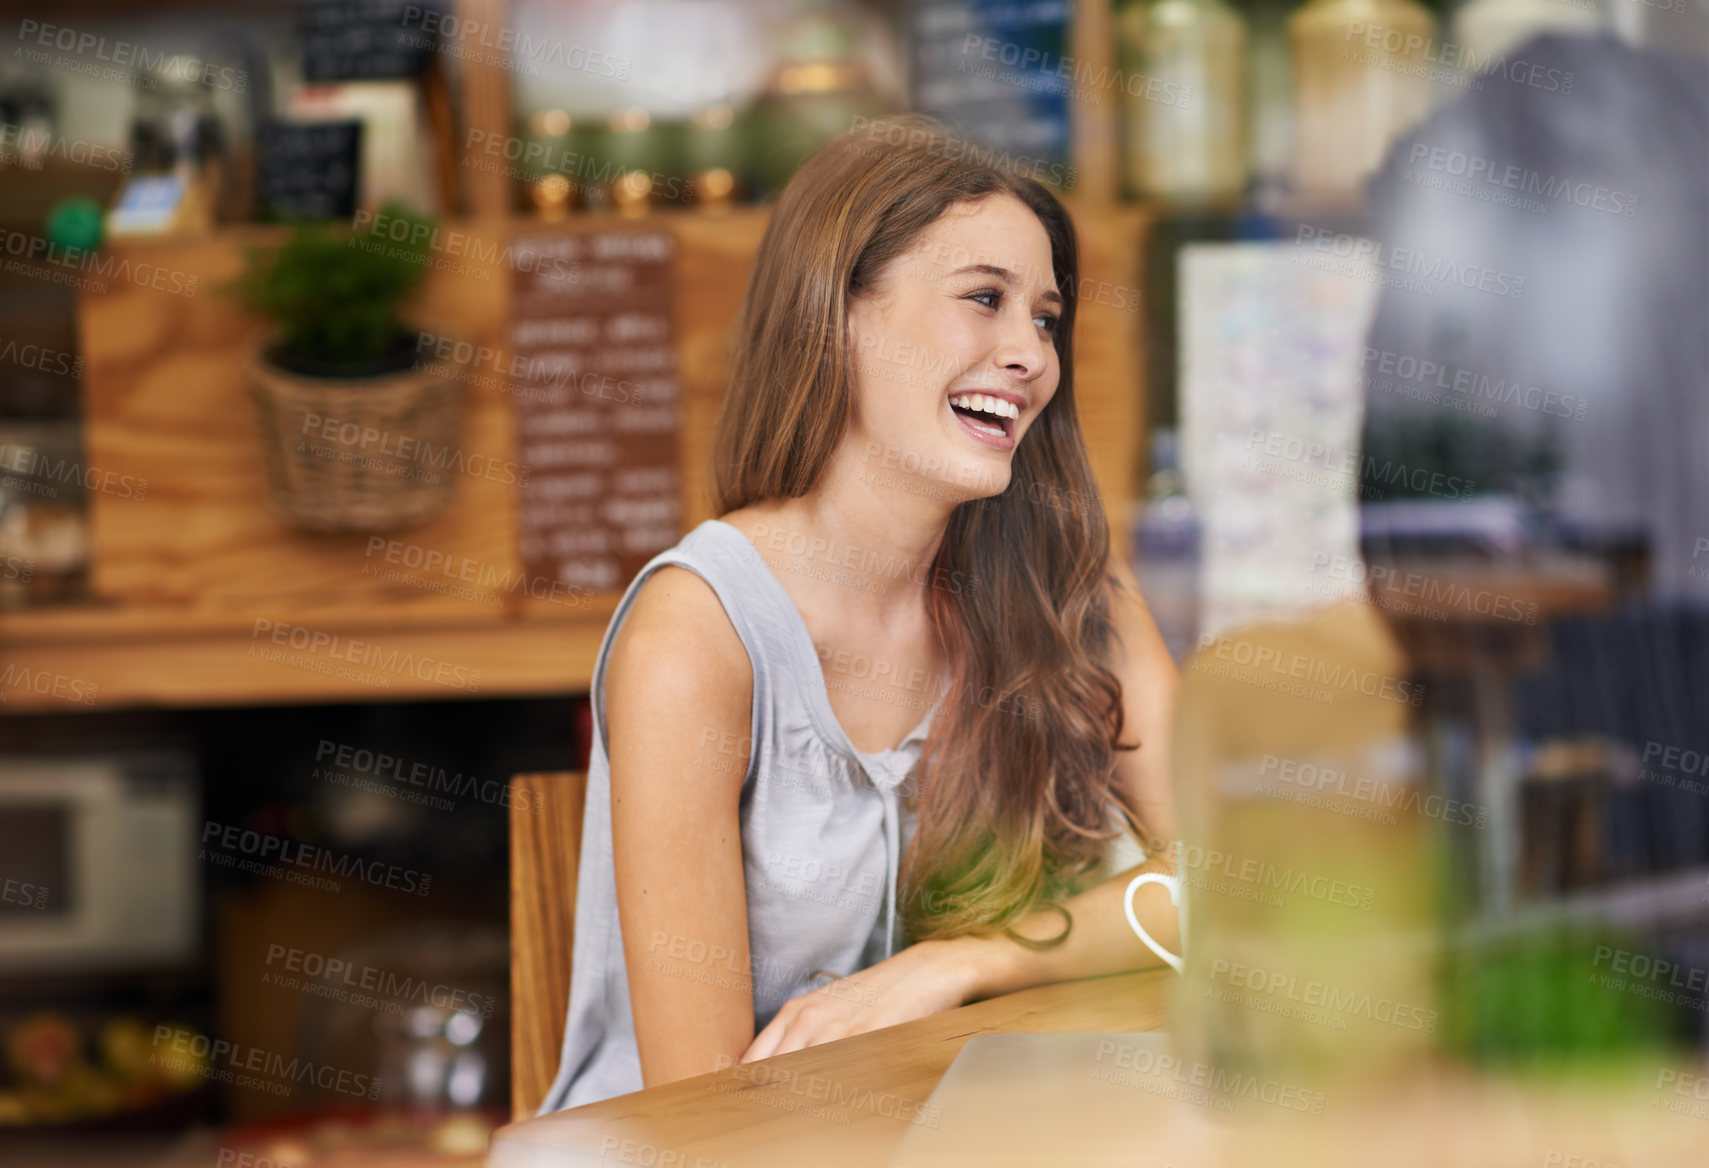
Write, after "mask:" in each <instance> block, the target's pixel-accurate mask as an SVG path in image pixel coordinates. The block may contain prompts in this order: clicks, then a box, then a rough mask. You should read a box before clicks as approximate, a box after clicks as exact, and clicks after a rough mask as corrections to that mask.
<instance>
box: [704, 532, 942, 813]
mask: <svg viewBox="0 0 1709 1168" xmlns="http://www.w3.org/2000/svg"><path fill="white" fill-rule="evenodd" d="M708 525H712V526H714V527H715V529H719V530H723V531H727V532H729V533H730V536H731V537H733V538H734V539H735V541H736V542H738V543H740V544H741V545H742V547H743V548H744V549H745V554H747V555H750V556H752V557H753V561H754V564H755V566H756V567H758V568H759V569H760V571H761V572H762V573H764V576H765V579H766V581H767V585H768V586H769V587H770V588H771V589H772V600H773V601H774V602H775V603H777V604H779V605H781V606H782V608H783V610H784V614H785V619H786V620H787V621H788V622H789V623H790V626H791V629H790V639H791V641H792V643H793V645H794V649H795V653H796V655H797V657H798V658H799V660H798V662H797V664H798V665H799V666H800V668H801V669H802V671H803V672H805V673H807V674H808V676H810V677H811V678H812V680H811V681H810V682H809V685H808V691H809V698H808V703H807V708H808V712H809V713H810V714H811V715H812V718H813V721H814V723H815V724H816V727H817V729H818V731H819V736H820V737H821V738H823V739H824V740H825V741H826V742H827V743H828V744H829V745H830V746H831V747H833V748H834V749H836V750H839V751H842V752H844V753H846V754H850V755H853V756H854V757H855V758H857V759H860V760H862V761H876V762H879V763H881V764H885V765H884V769H885V770H886V772H889V771H890V767H889V765H888V764H889V763H890V762H891V761H892V760H893V759H895V758H896V756H898V755H901V754H904V753H906V752H907V749H908V744H909V743H911V742H914V741H916V740H918V739H921V738H924V737H925V736H926V727H927V726H928V725H930V723H931V720H932V716H933V715H934V714H936V713H937V710H938V706H939V705H940V704H942V702H943V695H942V694H941V693H940V694H939V696H938V699H937V701H935V702H933V703H932V705H931V708H930V709H928V710H927V711H926V714H925V717H923V718H921V719H920V721H919V724H918V725H916V726H915V727H914V728H913V729H912V730H910V731H908V733H907V735H906V736H904V737H903V739H902V741H901V742H900V743H898V744H897V745H895V746H892V747H888V748H886V749H884V750H862V749H860V748H859V747H858V746H856V745H855V744H854V742H853V741H852V740H851V739H850V738H849V736H848V732H847V731H846V730H844V729H843V724H842V723H841V722H839V721H838V720H837V715H836V711H834V710H832V709H831V694H830V691H829V690H828V689H826V688H825V674H824V672H823V670H822V669H821V667H820V665H819V651H818V648H817V647H816V646H815V645H814V644H813V633H812V631H811V630H810V629H808V627H807V622H806V620H805V619H803V618H802V616H801V610H800V609H798V608H796V607H795V601H794V600H793V599H791V597H790V595H789V590H788V589H787V588H785V587H784V586H783V581H781V580H779V579H778V578H777V574H776V573H775V572H773V571H772V570H771V565H770V564H768V563H766V560H765V557H764V556H763V555H761V554H760V550H759V548H757V547H755V546H754V544H753V541H752V540H750V539H749V538H748V536H747V533H746V532H744V531H743V530H742V529H741V528H739V527H737V526H736V525H735V524H733V523H726V522H725V521H724V520H722V519H708V520H706V522H705V524H703V525H702V526H708ZM944 688H945V689H946V690H947V688H948V683H947V682H946V683H945V687H944ZM892 777H893V778H895V779H897V780H900V778H901V777H902V776H900V775H892Z"/></svg>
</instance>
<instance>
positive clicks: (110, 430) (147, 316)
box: [0, 206, 1147, 712]
mask: <svg viewBox="0 0 1709 1168" xmlns="http://www.w3.org/2000/svg"><path fill="white" fill-rule="evenodd" d="M768 214H769V211H768V209H767V208H764V207H747V208H738V209H734V210H731V211H726V212H697V211H683V212H670V213H666V214H658V215H654V216H651V217H648V218H646V219H643V220H624V219H621V218H617V217H612V216H605V215H598V216H575V217H572V218H569V219H566V220H563V221H561V222H560V223H557V224H549V225H548V224H542V223H540V222H539V221H536V220H527V219H499V218H486V219H470V220H460V221H446V222H445V223H443V224H442V225H441V226H442V228H443V229H447V230H451V229H454V230H458V231H464V232H467V233H469V234H471V235H476V236H482V237H485V238H486V240H487V241H488V242H494V243H496V244H497V245H498V246H497V247H496V248H495V250H502V246H503V241H504V240H505V239H506V238H508V237H509V235H510V234H512V233H513V232H516V231H537V230H562V231H566V232H581V231H595V230H603V229H609V228H611V227H613V226H618V225H628V224H630V223H635V224H637V225H645V226H651V227H663V228H666V229H668V230H670V231H671V232H672V233H673V234H674V235H675V236H676V239H677V244H678V249H677V259H676V285H677V292H676V301H675V305H674V309H675V314H676V333H677V361H678V382H679V384H680V386H681V398H680V403H681V405H680V408H681V411H682V420H681V467H682V482H683V507H684V511H683V514H684V529H685V530H687V529H689V528H692V527H694V526H695V525H696V524H698V523H700V522H701V521H702V520H705V519H708V518H712V509H711V505H710V492H709V491H708V490H707V489H706V488H707V486H708V484H709V482H710V455H711V450H710V448H711V440H712V433H713V429H714V426H715V423H716V420H717V414H718V409H719V406H720V404H721V402H722V399H723V394H724V389H725V384H726V381H727V376H728V345H729V330H730V327H731V325H732V323H733V321H734V317H735V314H736V311H737V309H738V308H739V307H740V304H741V300H742V296H743V293H744V291H745V289H746V286H747V280H748V272H749V269H750V267H751V265H752V260H753V255H754V252H755V250H756V248H757V246H758V243H759V239H760V236H761V234H762V233H763V231H764V228H765V223H766V219H767V216H768ZM1074 214H1075V219H1076V222H1077V224H1078V226H1079V228H1080V235H1081V256H1082V267H1083V275H1084V278H1085V281H1086V283H1085V284H1084V287H1085V288H1086V289H1087V290H1088V293H1090V292H1091V291H1093V290H1096V289H1098V288H1099V286H1100V284H1101V285H1103V286H1104V287H1105V288H1107V289H1116V288H1119V289H1122V290H1123V292H1124V296H1123V297H1117V296H1115V295H1105V296H1091V295H1088V296H1087V298H1085V299H1083V301H1082V306H1081V311H1080V322H1079V327H1078V329H1077V338H1076V372H1077V395H1078V397H1079V406H1080V418H1081V425H1082V427H1083V429H1084V431H1085V434H1086V439H1087V445H1088V448H1089V450H1090V453H1091V457H1092V461H1093V467H1094V470H1095V472H1096V474H1097V476H1098V481H1099V484H1100V487H1101V489H1102V492H1103V495H1104V498H1105V501H1106V505H1107V510H1108V513H1109V515H1110V516H1111V520H1112V528H1113V530H1112V538H1113V541H1114V545H1115V551H1116V554H1118V555H1124V556H1125V554H1126V549H1127V523H1126V519H1127V509H1128V506H1127V505H1128V500H1129V499H1130V498H1131V489H1132V488H1131V483H1132V481H1133V475H1134V468H1135V465H1136V460H1137V458H1138V452H1139V449H1140V440H1141V433H1142V425H1141V419H1140V402H1141V396H1140V387H1139V376H1140V374H1139V360H1138V358H1139V343H1140V314H1139V313H1138V312H1137V311H1132V310H1131V309H1129V308H1128V307H1126V301H1127V300H1129V299H1131V298H1132V297H1133V296H1136V295H1137V292H1136V290H1137V289H1138V287H1139V275H1138V273H1139V247H1140V241H1141V238H1142V235H1143V232H1144V229H1145V226H1146V223H1147V214H1146V212H1145V211H1144V210H1143V209H1141V208H1136V207H1120V206H1118V207H1111V208H1097V207H1090V206H1080V207H1077V208H1075V209H1074ZM278 230H279V229H277V228H265V227H242V228H233V229H229V230H226V231H222V232H219V233H217V234H216V235H214V236H211V237H208V238H204V239H197V240H191V241H180V242H158V243H149V244H127V245H125V246H126V247H127V248H137V249H146V250H147V251H148V253H149V254H148V256H147V258H148V261H149V262H150V263H152V264H156V265H159V266H160V267H162V268H165V269H168V270H172V271H177V272H180V273H183V274H184V275H194V276H196V278H197V289H198V291H197V294H196V295H194V296H179V295H171V294H169V293H167V292H164V291H159V290H155V289H152V288H141V287H137V286H135V285H133V284H125V283H120V282H118V281H109V286H108V287H107V289H106V290H105V291H104V292H94V291H86V292H84V293H82V294H81V296H80V299H79V302H78V322H77V323H78V334H79V342H80V350H81V352H82V354H83V357H84V369H85V372H84V380H83V392H84V417H85V435H86V450H87V457H88V465H89V466H90V467H92V468H99V469H100V470H101V472H102V473H103V475H104V476H116V477H122V476H130V477H131V479H133V480H147V483H148V486H147V491H146V494H144V495H143V496H142V497H141V498H136V497H124V496H123V495H121V494H119V493H117V492H111V493H104V492H101V491H94V492H91V494H90V527H91V537H92V541H93V548H94V553H93V568H92V572H91V590H92V592H93V594H94V596H95V601H94V603H93V604H91V605H88V606H84V607H77V608H67V609H62V610H44V611H38V612H23V613H12V614H0V710H3V711H5V712H18V711H25V710H39V711H58V712H78V711H84V710H88V709H91V708H122V707H135V706H219V705H233V704H275V703H293V704H294V703H318V702H342V701H351V702H365V701H386V700H398V699H400V698H408V699H412V700H413V699H422V698H444V699H447V700H453V699H462V698H471V697H483V698H484V697H490V696H520V695H537V694H549V693H571V692H578V691H584V690H586V689H587V687H588V685H589V683H590V681H591V678H592V670H593V662H594V657H595V655H596V653H597V651H598V647H599V642H600V639H601V637H602V636H603V634H604V631H605V627H606V624H607V623H608V621H609V619H610V616H611V613H612V611H613V609H614V607H615V604H616V601H617V599H618V596H619V593H616V592H612V593H607V594H601V595H595V596H592V597H587V598H586V602H585V604H582V605H580V606H572V605H570V604H567V603H563V602H553V601H550V600H542V599H535V598H529V597H522V596H514V595H500V596H496V597H492V598H491V602H487V601H478V600H473V599H468V598H463V597H458V596H451V595H445V594H442V593H440V592H437V591H432V590H430V587H431V586H432V585H433V583H434V577H433V576H432V575H431V574H428V573H420V572H418V573H415V574H414V575H415V576H416V577H417V579H416V581H415V582H414V583H411V582H399V581H396V580H392V581H383V580H381V579H380V578H379V577H378V576H377V575H376V574H375V571H374V570H375V569H376V568H377V567H379V566H381V565H382V564H383V562H384V548H382V549H381V551H380V552H379V553H378V554H374V549H373V545H372V544H371V543H370V540H369V537H367V536H362V535H338V536H329V535H313V534H305V533H301V532H297V531H294V530H292V529H290V528H288V527H286V526H285V525H284V524H282V523H281V522H280V521H279V520H278V519H276V518H275V517H274V516H273V515H272V513H271V511H270V510H269V508H268V505H267V500H266V492H265V487H264V482H263V478H262V469H261V465H260V451H259V449H258V447H257V444H256V435H255V422H254V418H253V417H252V407H251V405H250V402H249V400H248V398H247V390H246V388H245V385H244V380H243V373H242V360H243V356H244V354H245V352H246V350H247V347H248V346H249V344H250V343H251V341H252V338H253V337H254V336H255V335H256V333H257V326H256V323H255V322H254V321H252V320H250V319H248V318H247V317H245V316H244V314H243V313H242V312H241V311H240V309H239V308H238V306H237V305H236V304H235V302H233V301H232V300H231V299H230V298H228V297H225V296H222V295H220V294H219V291H218V289H219V288H220V286H221V285H222V284H224V283H225V282H226V281H227V280H229V279H230V278H231V277H233V276H235V275H236V274H237V273H238V271H239V270H240V268H241V266H242V258H243V251H244V247H245V246H246V245H248V244H250V243H253V242H256V241H258V240H262V239H266V238H268V237H269V236H275V235H276V234H277V232H278ZM461 262H468V261H467V257H461ZM474 266H476V267H479V266H480V265H478V264H476V265H474ZM484 275H485V277H486V278H484V279H482V278H473V277H470V276H467V275H465V276H462V277H454V276H452V275H449V274H447V273H441V272H435V273H433V274H432V275H431V276H430V277H429V279H428V282H427V285H426V289H425V292H424V295H423V297H422V300H421V302H420V310H419V312H418V314H417V317H418V320H419V322H420V324H421V325H422V326H423V327H424V328H427V329H431V330H432V331H435V332H441V333H445V334H450V335H455V336H457V337H460V338H462V339H466V340H468V341H471V342H473V343H475V344H477V345H481V344H484V345H489V346H492V347H494V348H496V349H500V350H504V349H506V348H507V346H506V344H505V341H504V338H505V335H506V330H507V323H508V320H509V311H510V285H509V278H508V277H509V273H508V272H507V271H506V270H505V269H504V268H502V267H500V266H497V265H496V264H495V265H492V266H491V267H490V269H487V270H484ZM514 424H515V423H514V418H513V415H512V412H511V409H510V400H509V398H508V396H507V394H506V392H505V390H504V388H503V387H502V385H501V384H498V383H497V382H496V380H495V383H494V384H492V385H489V386H485V387H483V386H479V385H471V386H470V387H469V388H468V391H467V399H466V404H465V412H464V416H463V428H462V433H461V435H460V439H459V441H460V443H461V444H462V445H463V446H464V447H465V448H466V449H467V450H470V451H478V452H479V453H481V454H483V455H486V456H488V457H490V458H492V459H495V460H498V461H500V462H501V463H502V461H504V460H506V459H508V458H509V457H510V456H511V452H512V451H513V449H514V434H513V429H514ZM391 538H394V539H396V540H397V541H398V543H399V544H402V545H408V546H411V547H416V548H421V549H426V550H429V551H432V552H435V553H438V554H441V555H443V556H446V557H448V558H450V559H452V560H456V561H459V562H461V560H463V559H466V560H468V561H473V562H475V563H477V564H480V565H483V566H484V565H490V566H492V567H493V568H494V569H495V570H496V571H497V572H498V573H500V574H501V575H502V574H504V573H506V572H510V571H517V572H519V571H520V567H521V566H520V562H519V559H518V556H517V549H516V498H515V488H514V487H513V486H507V485H504V484H502V483H500V482H499V481H496V480H489V479H484V478H478V477H473V476H463V477H462V478H461V479H460V480H459V483H458V486H457V491H456V494H455V496H454V499H453V501H452V503H451V505H450V506H449V507H448V508H447V510H446V511H445V512H444V513H443V514H442V515H441V516H440V517H439V518H438V519H437V520H435V521H434V522H432V523H430V524H428V525H426V526H424V527H422V528H419V529H417V530H414V531H410V532H405V533H401V534H398V535H396V536H394V537H391ZM391 566H392V567H393V568H395V567H396V565H391ZM258 621H260V622H270V623H266V624H263V625H260V626H258V625H257V622H258ZM281 627H296V628H301V629H306V630H308V632H307V633H303V634H298V636H299V639H300V638H301V637H303V636H308V637H314V636H315V635H317V634H318V635H321V636H323V637H325V638H327V639H328V641H326V642H323V643H322V644H321V647H320V648H319V649H318V650H317V651H316V652H315V653H311V654H307V655H306V656H307V658H308V660H307V662H306V663H304V662H299V663H297V664H292V663H291V662H290V661H289V660H283V661H281V660H266V659H263V658H262V657H261V656H260V655H259V654H260V652H261V651H262V650H264V649H267V648H281V649H284V650H285V651H284V653H283V656H285V657H287V658H288V657H289V656H290V650H289V649H288V648H286V647H284V646H275V645H273V644H272V642H271V641H270V640H268V636H269V634H270V632H271V630H273V629H275V628H281ZM258 628H259V629H260V632H259V634H258V632H257V630H258ZM333 637H337V638H341V640H340V641H339V642H337V644H338V646H339V648H338V649H337V650H333V649H331V648H330V638H333ZM352 639H354V640H358V641H362V642H364V646H363V652H366V651H367V650H368V649H369V648H371V647H373V646H378V650H379V652H380V654H381V660H382V661H385V660H387V659H391V658H392V657H393V655H394V654H395V655H396V658H397V659H398V660H402V659H403V658H405V657H406V656H407V657H408V658H409V659H410V660H411V661H413V662H419V661H420V660H422V659H424V658H425V659H428V660H430V661H432V662H434V663H436V664H437V663H445V664H446V665H447V666H448V667H449V668H452V669H455V670H461V674H460V676H462V677H464V678H468V677H470V676H471V675H473V674H475V673H476V672H477V671H478V673H479V681H478V688H471V687H470V686H469V685H467V684H462V685H459V684H447V683H446V682H445V681H443V680H440V679H436V678H434V677H433V676H432V675H431V674H432V671H431V670H430V671H429V674H430V675H429V677H427V678H426V679H423V678H420V677H416V676H414V675H413V674H411V673H409V672H408V671H407V670H404V671H399V670H398V669H397V668H396V667H395V662H394V667H393V668H391V669H389V670H388V669H384V668H381V669H376V668H372V667H367V668H364V667H363V666H362V665H361V664H360V663H359V662H356V661H350V660H348V659H337V658H335V657H334V655H333V654H334V653H335V652H344V653H348V652H350V648H349V644H350V641H351V640H352ZM252 649H253V650H256V653H255V654H252V653H251V650H252ZM360 656H361V654H360V653H359V654H358V657H360ZM346 666H348V667H349V668H352V669H355V670H357V671H359V672H361V673H365V674H368V675H371V676H369V677H367V678H360V677H345V676H338V675H336V674H332V675H329V674H328V673H327V672H324V671H320V670H322V668H323V667H324V668H325V669H326V670H337V669H340V668H344V667H346ZM8 669H11V670H12V672H11V673H10V674H8V673H7V670H8ZM376 678H384V679H385V681H386V684H384V685H381V684H379V682H378V681H377V680H376ZM44 679H45V681H44ZM55 679H58V680H57V681H56V680H55ZM74 682H75V683H79V684H77V685H76V686H75V687H73V685H72V683H74ZM56 688H57V689H58V691H59V692H57V693H56V692H55V690H56ZM91 690H92V692H93V700H92V701H91V702H88V703H85V702H84V701H83V700H82V698H81V697H77V698H68V697H67V696H66V695H67V694H68V693H73V692H74V693H76V694H79V695H87V694H89V693H90V692H91Z"/></svg>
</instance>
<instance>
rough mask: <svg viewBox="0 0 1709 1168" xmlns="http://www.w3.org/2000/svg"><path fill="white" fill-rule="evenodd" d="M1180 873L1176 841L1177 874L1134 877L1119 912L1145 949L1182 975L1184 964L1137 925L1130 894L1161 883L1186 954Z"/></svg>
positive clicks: (1179, 859) (1137, 917)
mask: <svg viewBox="0 0 1709 1168" xmlns="http://www.w3.org/2000/svg"><path fill="white" fill-rule="evenodd" d="M1180 872H1181V842H1180V841H1179V840H1177V841H1175V873H1176V874H1175V875H1173V876H1166V875H1164V874H1163V873H1161V872H1141V873H1140V874H1139V875H1138V876H1135V877H1134V878H1133V879H1132V880H1131V881H1129V882H1128V886H1127V892H1126V893H1124V894H1123V895H1122V911H1123V912H1125V913H1127V923H1128V926H1129V927H1130V928H1132V929H1133V931H1134V932H1136V933H1138V934H1139V939H1140V940H1141V941H1144V942H1145V947H1146V948H1147V949H1149V950H1151V951H1152V952H1153V953H1155V954H1157V956H1159V957H1161V958H1163V960H1164V961H1166V962H1168V963H1169V967H1170V968H1171V969H1173V970H1174V971H1175V972H1176V973H1180V972H1182V967H1183V966H1184V965H1185V962H1184V961H1183V960H1182V959H1181V958H1180V957H1177V956H1175V954H1173V953H1171V952H1169V950H1167V949H1165V948H1164V947H1163V946H1161V945H1159V944H1158V943H1157V941H1156V939H1155V938H1153V937H1152V935H1151V934H1150V933H1147V932H1146V931H1145V926H1144V925H1142V924H1140V923H1139V916H1138V914H1136V913H1135V912H1134V911H1133V894H1134V893H1136V892H1138V891H1139V889H1140V886H1141V885H1145V884H1161V885H1163V887H1165V888H1167V889H1168V890H1169V903H1170V904H1172V905H1174V906H1175V913H1176V917H1177V919H1179V920H1180V922H1181V949H1182V952H1183V953H1185V952H1186V947H1187V902H1186V899H1185V897H1184V896H1183V895H1182V878H1181V875H1180Z"/></svg>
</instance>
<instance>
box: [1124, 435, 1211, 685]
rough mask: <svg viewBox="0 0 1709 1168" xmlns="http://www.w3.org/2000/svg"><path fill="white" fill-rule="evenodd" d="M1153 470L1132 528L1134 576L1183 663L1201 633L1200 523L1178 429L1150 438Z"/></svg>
mask: <svg viewBox="0 0 1709 1168" xmlns="http://www.w3.org/2000/svg"><path fill="white" fill-rule="evenodd" d="M1151 467H1152V472H1151V478H1150V479H1149V480H1148V481H1147V483H1146V487H1145V502H1144V503H1143V504H1142V505H1141V507H1140V509H1139V514H1138V518H1137V520H1136V522H1135V523H1134V527H1133V550H1134V561H1135V562H1134V576H1135V578H1136V579H1137V581H1138V583H1139V589H1140V591H1141V592H1142V593H1143V594H1144V596H1145V603H1146V605H1147V606H1148V607H1149V608H1150V609H1151V616H1152V619H1153V620H1155V621H1156V622H1157V631H1158V632H1159V633H1160V634H1162V636H1163V643H1164V644H1165V645H1167V646H1168V647H1169V653H1170V655H1171V656H1173V657H1174V658H1175V660H1176V662H1177V663H1179V662H1181V661H1183V660H1185V659H1186V656H1187V653H1188V652H1189V651H1191V649H1192V647H1193V641H1194V639H1195V638H1196V637H1197V636H1198V633H1199V520H1198V516H1197V515H1196V514H1194V512H1193V504H1192V501H1191V500H1190V499H1188V498H1187V489H1186V482H1185V480H1184V479H1183V478H1182V476H1181V467H1180V460H1179V457H1178V455H1177V453H1176V440H1175V431H1174V430H1159V431H1157V433H1155V434H1153V435H1152V437H1151Z"/></svg>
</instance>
